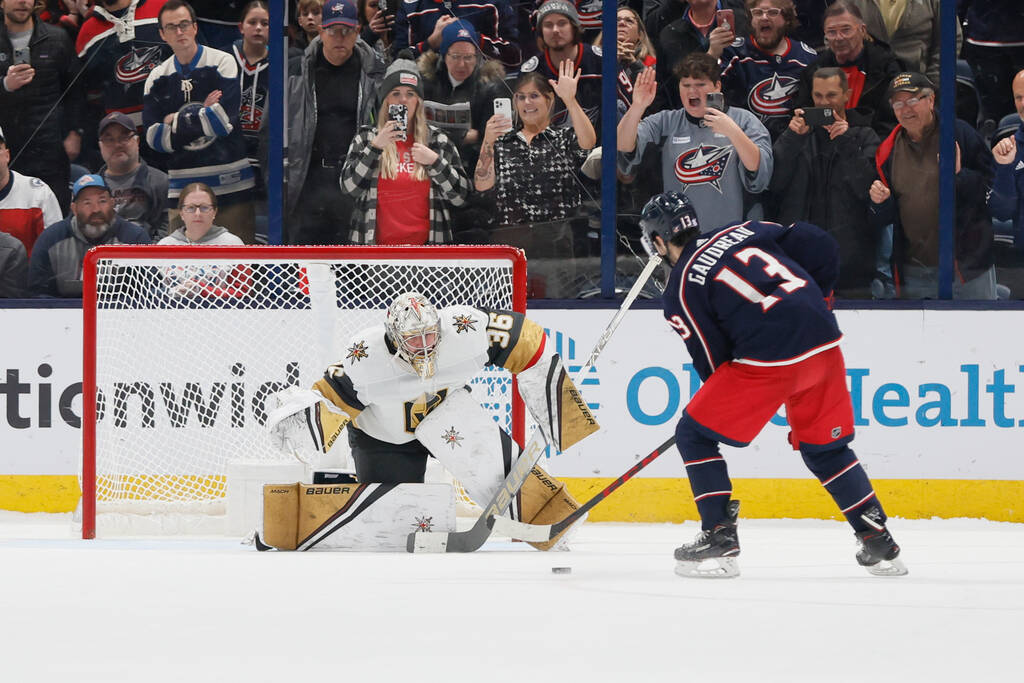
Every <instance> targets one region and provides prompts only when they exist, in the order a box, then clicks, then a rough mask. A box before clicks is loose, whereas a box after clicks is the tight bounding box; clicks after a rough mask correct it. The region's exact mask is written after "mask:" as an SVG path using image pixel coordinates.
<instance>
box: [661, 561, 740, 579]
mask: <svg viewBox="0 0 1024 683" xmlns="http://www.w3.org/2000/svg"><path fill="white" fill-rule="evenodd" d="M675 572H676V574H677V575H678V576H682V577H683V578H687V579H734V578H736V577H737V576H739V575H740V564H739V562H737V561H736V558H735V557H711V558H708V559H706V560H701V561H700V562H689V561H686V560H676V568H675Z"/></svg>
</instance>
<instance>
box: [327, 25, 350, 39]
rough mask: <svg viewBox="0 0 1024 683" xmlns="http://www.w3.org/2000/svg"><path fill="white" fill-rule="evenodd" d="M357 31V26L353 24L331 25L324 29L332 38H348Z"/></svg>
mask: <svg viewBox="0 0 1024 683" xmlns="http://www.w3.org/2000/svg"><path fill="white" fill-rule="evenodd" d="M355 32H356V30H355V28H353V27H351V26H331V27H329V28H325V29H324V33H326V34H328V35H329V36H331V37H332V38H348V37H349V36H350V35H352V34H353V33H355Z"/></svg>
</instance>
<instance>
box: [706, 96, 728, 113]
mask: <svg viewBox="0 0 1024 683" xmlns="http://www.w3.org/2000/svg"><path fill="white" fill-rule="evenodd" d="M705 106H706V107H707V108H708V109H717V110H718V111H723V112H724V111H725V95H723V94H722V93H720V92H709V93H708V97H707V100H706V102H705Z"/></svg>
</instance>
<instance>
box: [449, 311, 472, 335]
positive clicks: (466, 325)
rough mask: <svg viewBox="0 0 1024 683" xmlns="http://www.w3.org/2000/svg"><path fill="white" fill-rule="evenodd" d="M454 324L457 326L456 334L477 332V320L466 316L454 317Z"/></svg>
mask: <svg viewBox="0 0 1024 683" xmlns="http://www.w3.org/2000/svg"><path fill="white" fill-rule="evenodd" d="M452 324H453V325H455V332H456V333H459V334H461V333H462V332H469V331H470V330H473V331H475V330H476V318H473V317H471V316H468V315H465V314H459V315H455V316H452Z"/></svg>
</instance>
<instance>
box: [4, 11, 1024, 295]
mask: <svg viewBox="0 0 1024 683" xmlns="http://www.w3.org/2000/svg"><path fill="white" fill-rule="evenodd" d="M287 2H288V12H289V16H290V19H291V24H290V26H289V32H288V35H289V50H288V65H287V72H288V77H287V82H286V87H285V96H286V98H287V112H288V121H287V122H286V131H287V149H286V158H287V165H286V171H285V182H286V187H285V193H284V197H285V206H284V207H283V208H284V216H285V222H284V236H283V237H284V241H285V242H286V243H289V244H351V243H357V244H423V243H489V242H494V243H512V244H516V245H518V246H521V247H523V248H525V249H526V251H527V256H528V257H530V258H531V259H549V260H555V261H561V262H562V263H563V266H564V267H563V268H562V274H563V278H562V281H561V282H559V283H557V284H556V283H553V282H549V283H547V286H546V287H545V284H544V283H543V282H531V286H532V287H533V293H534V294H536V295H544V294H545V293H546V294H547V295H549V296H575V295H576V294H577V293H578V290H579V286H578V283H576V284H574V283H573V282H571V281H566V280H565V278H564V274H565V273H566V272H574V269H575V266H574V263H575V262H577V261H578V262H581V263H582V260H583V259H587V258H593V257H595V256H596V255H597V254H598V253H599V246H598V248H595V243H594V240H595V237H594V232H593V228H592V225H593V216H594V213H595V212H596V211H597V206H598V205H599V202H598V199H599V196H600V183H601V182H602V178H601V177H600V172H599V170H600V164H599V161H600V157H601V151H602V150H601V149H600V147H599V146H598V145H599V142H600V140H599V135H598V132H599V131H600V130H601V119H602V117H606V116H613V117H615V119H616V121H617V124H618V128H617V135H618V138H617V144H616V150H615V153H616V155H617V164H616V166H617V176H616V178H615V182H616V183H618V187H619V191H618V195H619V213H620V216H619V220H618V226H619V230H620V232H621V233H622V234H623V239H622V240H621V242H622V244H621V245H620V246H619V248H620V249H627V250H628V249H630V248H631V247H630V245H631V244H633V243H631V241H630V239H631V238H635V236H636V235H635V234H633V233H634V232H635V230H636V227H635V222H634V221H632V220H631V217H633V216H635V214H637V213H638V212H639V211H638V210H639V207H640V206H642V205H643V203H644V202H645V201H646V199H647V198H648V197H650V196H651V195H654V194H656V193H658V192H661V191H666V190H679V191H682V192H684V193H685V194H687V196H689V197H690V199H691V200H692V201H693V202H694V205H695V206H696V208H697V211H698V214H699V215H700V218H701V222H702V227H703V228H704V229H713V228H715V227H717V226H719V225H723V224H725V223H728V222H735V221H741V220H746V219H765V220H775V221H779V222H782V223H784V224H788V223H790V222H793V221H797V220H804V221H810V222H813V223H815V224H818V225H820V226H821V227H823V228H824V229H825V230H827V231H829V232H830V233H832V234H833V235H834V236H835V237H836V239H837V240H838V241H839V243H840V247H841V258H842V269H841V275H840V282H839V289H838V290H837V292H836V295H837V296H840V297H846V298H894V297H904V298H921V297H936V296H937V295H938V291H939V288H938V262H939V254H938V249H939V240H938V234H939V230H938V222H939V209H938V206H939V196H938V187H939V159H938V150H939V147H940V141H939V135H938V118H939V117H938V111H939V104H938V103H939V99H940V97H942V96H949V97H954V98H956V105H957V106H956V109H957V114H958V116H959V117H960V119H959V120H958V121H957V123H956V145H955V149H956V160H955V165H954V166H955V169H954V170H955V175H956V178H955V188H956V211H955V217H954V245H953V249H954V253H953V257H954V278H955V281H954V287H953V290H954V296H955V297H958V298H968V299H995V298H1000V297H1006V296H1012V297H1013V298H1021V297H1024V275H1022V273H1024V123H1022V120H1021V119H1022V117H1024V13H1022V12H1021V11H1020V6H1019V3H1018V2H1016V1H1014V0H985V1H984V2H982V1H980V0H979V1H976V2H975V1H972V0H958V2H957V15H958V22H957V25H956V36H957V37H956V50H957V57H958V58H959V59H960V62H959V63H958V69H957V91H956V92H954V93H948V94H947V93H940V92H939V89H938V82H939V64H940V59H939V52H940V50H939V47H940V42H941V41H940V35H941V30H940V4H941V3H940V1H939V0H620V2H619V6H618V9H617V22H618V23H617V32H616V37H615V38H616V40H615V45H614V49H615V51H616V52H615V54H616V61H617V63H618V72H617V74H616V89H617V93H618V103H617V107H616V110H615V111H602V108H601V80H602V75H601V74H602V49H613V48H612V43H611V40H610V39H609V38H607V37H603V36H602V35H601V34H600V31H599V29H600V24H601V2H599V1H595V0H473V1H472V2H470V1H469V0H445V1H444V2H439V1H438V0H326V1H325V0H287ZM0 10H2V13H3V23H2V24H0V296H3V297H19V296H24V295H26V294H28V295H31V296H79V295H80V293H81V261H82V258H83V256H84V253H85V251H86V250H87V249H88V248H89V247H90V246H93V245H97V244H124V243H131V244H136V243H138V244H144V243H156V242H160V243H162V244H233V243H244V244H253V243H258V242H264V241H266V239H267V235H266V215H267V206H266V197H267V193H266V173H265V169H266V163H267V156H268V155H267V152H268V150H267V142H268V118H269V112H271V111H274V109H272V108H270V107H269V103H268V98H269V96H270V94H269V87H268V84H269V73H270V72H269V69H270V68H272V67H273V66H274V64H275V58H274V56H272V55H270V54H269V52H268V41H269V35H270V30H271V27H270V10H269V7H268V4H267V1H266V0H216V2H215V1H213V0H209V1H204V0H194V1H193V2H191V3H189V2H185V1H184V0H98V1H96V2H94V1H93V0H0ZM604 180H605V181H611V180H612V179H610V178H605V179H604ZM183 209H184V212H183ZM215 221H216V222H215ZM1006 285H1009V286H1006Z"/></svg>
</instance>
